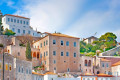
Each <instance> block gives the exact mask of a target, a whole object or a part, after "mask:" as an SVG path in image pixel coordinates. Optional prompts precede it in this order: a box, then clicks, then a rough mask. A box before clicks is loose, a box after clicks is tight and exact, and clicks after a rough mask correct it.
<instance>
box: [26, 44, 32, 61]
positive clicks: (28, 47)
mask: <svg viewBox="0 0 120 80" xmlns="http://www.w3.org/2000/svg"><path fill="white" fill-rule="evenodd" d="M26 58H27V59H28V60H31V59H32V56H31V47H30V43H29V42H27V47H26Z"/></svg>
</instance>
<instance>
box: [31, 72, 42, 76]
mask: <svg viewBox="0 0 120 80" xmlns="http://www.w3.org/2000/svg"><path fill="white" fill-rule="evenodd" d="M32 74H36V75H41V76H43V75H44V74H40V73H36V72H32Z"/></svg>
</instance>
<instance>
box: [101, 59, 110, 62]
mask: <svg viewBox="0 0 120 80" xmlns="http://www.w3.org/2000/svg"><path fill="white" fill-rule="evenodd" d="M101 61H106V62H110V60H107V59H104V58H101Z"/></svg>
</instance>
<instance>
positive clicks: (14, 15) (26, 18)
mask: <svg viewBox="0 0 120 80" xmlns="http://www.w3.org/2000/svg"><path fill="white" fill-rule="evenodd" d="M5 15H7V16H13V17H19V18H24V19H30V18H26V17H23V16H18V15H11V14H5Z"/></svg>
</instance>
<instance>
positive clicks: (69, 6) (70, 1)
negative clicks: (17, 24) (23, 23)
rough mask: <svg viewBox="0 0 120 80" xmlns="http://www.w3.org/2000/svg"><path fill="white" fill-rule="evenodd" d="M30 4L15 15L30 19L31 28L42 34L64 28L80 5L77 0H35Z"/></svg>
mask: <svg viewBox="0 0 120 80" xmlns="http://www.w3.org/2000/svg"><path fill="white" fill-rule="evenodd" d="M31 2H32V1H31ZM31 2H28V4H26V5H25V6H24V7H23V10H18V11H17V12H16V13H15V14H20V15H23V16H28V17H30V18H31V25H32V26H33V28H34V29H35V28H38V30H39V31H42V32H44V31H48V32H54V31H56V30H57V31H59V30H60V29H62V28H64V27H65V26H64V25H66V23H67V22H68V21H69V20H70V19H71V16H73V15H74V12H76V9H77V6H78V5H80V4H78V3H80V2H81V4H82V1H79V0H46V1H41V0H37V2H35V4H34V3H33V4H34V5H33V4H31Z"/></svg>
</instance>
